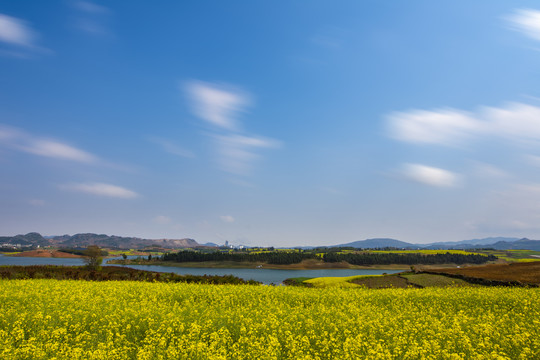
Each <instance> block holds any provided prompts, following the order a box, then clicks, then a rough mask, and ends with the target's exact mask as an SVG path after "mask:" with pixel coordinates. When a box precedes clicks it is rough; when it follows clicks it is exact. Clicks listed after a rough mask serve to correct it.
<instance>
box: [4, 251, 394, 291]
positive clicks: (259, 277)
mask: <svg viewBox="0 0 540 360" xmlns="http://www.w3.org/2000/svg"><path fill="white" fill-rule="evenodd" d="M83 264H84V262H83V260H82V259H71V258H36V257H13V256H2V255H0V265H68V266H76V265H83ZM111 265H112V264H111ZM105 266H107V264H105ZM116 266H122V265H116ZM124 266H127V267H130V268H133V269H139V270H148V271H158V272H167V273H171V272H172V273H176V274H190V275H234V276H238V277H239V278H242V279H244V280H250V279H253V280H256V281H260V282H262V283H264V284H280V283H281V282H282V281H283V280H285V279H287V278H291V277H323V276H353V275H380V274H382V273H388V274H392V273H396V272H399V271H400V270H384V269H380V270H353V269H318V270H275V269H217V268H184V267H173V266H159V265H124Z"/></svg>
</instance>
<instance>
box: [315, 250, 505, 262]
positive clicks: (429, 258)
mask: <svg viewBox="0 0 540 360" xmlns="http://www.w3.org/2000/svg"><path fill="white" fill-rule="evenodd" d="M496 259H497V257H496V256H494V255H487V256H485V255H479V254H452V253H450V252H447V253H444V254H429V255H425V254H421V253H407V254H398V253H390V252H389V253H348V254H339V253H326V254H324V255H323V260H324V262H341V261H345V262H348V263H349V264H353V265H390V264H402V265H417V264H426V265H433V264H448V263H453V264H483V263H486V262H488V261H493V260H496Z"/></svg>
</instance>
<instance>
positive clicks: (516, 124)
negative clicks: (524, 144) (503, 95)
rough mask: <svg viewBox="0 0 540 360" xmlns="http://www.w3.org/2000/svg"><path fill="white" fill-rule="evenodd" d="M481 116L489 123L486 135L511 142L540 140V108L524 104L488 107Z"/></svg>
mask: <svg viewBox="0 0 540 360" xmlns="http://www.w3.org/2000/svg"><path fill="white" fill-rule="evenodd" d="M480 116H481V117H482V118H483V119H485V121H486V122H487V123H488V128H487V129H486V135H490V134H493V135H495V136H499V137H504V138H507V139H511V140H516V141H523V140H540V108H539V107H536V106H531V105H527V104H522V103H510V104H508V105H507V106H506V107H501V108H494V107H486V108H484V109H482V112H481V113H480Z"/></svg>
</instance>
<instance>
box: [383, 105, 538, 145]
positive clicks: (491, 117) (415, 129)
mask: <svg viewBox="0 0 540 360" xmlns="http://www.w3.org/2000/svg"><path fill="white" fill-rule="evenodd" d="M387 124H388V134H389V136H391V137H393V138H395V139H398V140H401V141H406V142H412V143H425V144H437V145H449V146H455V145H459V144H462V143H464V142H465V141H466V140H469V139H473V138H479V137H483V138H504V139H507V140H511V141H514V142H523V141H531V140H534V141H540V108H539V107H536V106H532V105H527V104H522V103H508V104H506V105H505V106H503V107H499V108H495V107H481V108H479V110H478V111H476V112H475V113H467V112H464V111H460V110H455V109H444V110H433V111H425V110H411V111H406V112H395V113H392V114H390V115H389V116H388V117H387Z"/></svg>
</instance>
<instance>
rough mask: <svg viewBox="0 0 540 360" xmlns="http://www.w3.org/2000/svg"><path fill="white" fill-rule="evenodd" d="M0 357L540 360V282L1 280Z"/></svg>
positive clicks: (35, 359)
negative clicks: (380, 285) (331, 284)
mask: <svg viewBox="0 0 540 360" xmlns="http://www.w3.org/2000/svg"><path fill="white" fill-rule="evenodd" d="M0 358H1V359H6V360H7V359H32V360H38V359H539V358H540V289H526V288H499V287H492V288H480V287H474V288H473V287H470V288H426V289H384V290H369V289H363V288H318V289H314V288H298V287H282V286H280V287H273V286H238V285H222V286H216V285H197V284H179V283H177V284H171V283H144V282H128V281H126V282H114V281H110V282H85V281H70V280H63V281H57V280H9V281H7V280H0Z"/></svg>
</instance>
